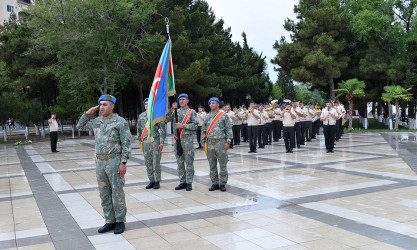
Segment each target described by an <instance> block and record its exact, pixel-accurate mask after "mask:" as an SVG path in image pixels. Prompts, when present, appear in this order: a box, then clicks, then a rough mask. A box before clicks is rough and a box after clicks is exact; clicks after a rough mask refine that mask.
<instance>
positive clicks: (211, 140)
mask: <svg viewBox="0 0 417 250" xmlns="http://www.w3.org/2000/svg"><path fill="white" fill-rule="evenodd" d="M225 140H226V139H225V138H207V141H209V142H218V141H225Z"/></svg>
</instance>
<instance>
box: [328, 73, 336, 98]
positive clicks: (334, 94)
mask: <svg viewBox="0 0 417 250" xmlns="http://www.w3.org/2000/svg"><path fill="white" fill-rule="evenodd" d="M329 87H330V98H332V99H334V98H335V96H336V93H335V92H334V81H333V78H330V79H329Z"/></svg>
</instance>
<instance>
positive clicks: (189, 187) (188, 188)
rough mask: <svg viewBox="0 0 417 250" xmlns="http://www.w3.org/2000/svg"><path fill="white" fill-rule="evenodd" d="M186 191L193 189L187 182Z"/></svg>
mask: <svg viewBox="0 0 417 250" xmlns="http://www.w3.org/2000/svg"><path fill="white" fill-rule="evenodd" d="M185 190H186V191H191V190H193V186H192V185H191V183H187V187H186V188H185Z"/></svg>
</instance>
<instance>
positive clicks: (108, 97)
mask: <svg viewBox="0 0 417 250" xmlns="http://www.w3.org/2000/svg"><path fill="white" fill-rule="evenodd" d="M101 101H109V102H112V103H114V104H116V97H114V96H112V95H102V96H100V98H98V104H100V102H101Z"/></svg>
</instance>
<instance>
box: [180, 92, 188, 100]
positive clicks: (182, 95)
mask: <svg viewBox="0 0 417 250" xmlns="http://www.w3.org/2000/svg"><path fill="white" fill-rule="evenodd" d="M181 97H186V98H187V99H188V95H187V94H186V93H182V94H181V95H179V96H178V100H179V99H180V98H181Z"/></svg>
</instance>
